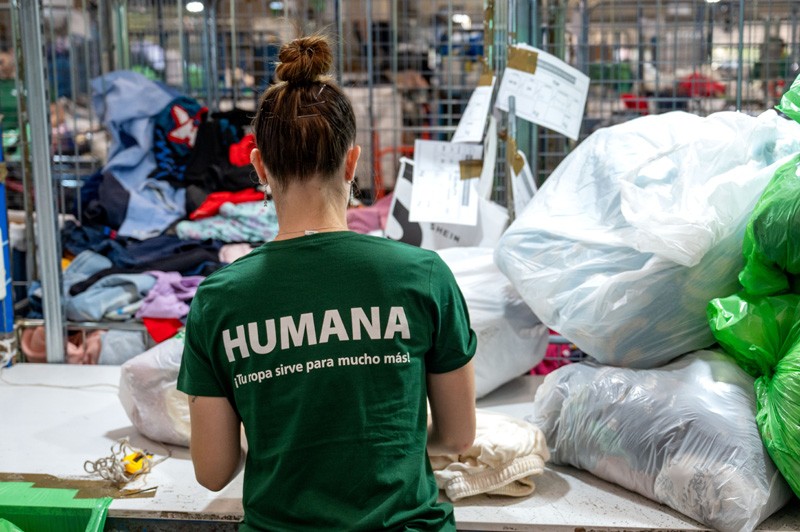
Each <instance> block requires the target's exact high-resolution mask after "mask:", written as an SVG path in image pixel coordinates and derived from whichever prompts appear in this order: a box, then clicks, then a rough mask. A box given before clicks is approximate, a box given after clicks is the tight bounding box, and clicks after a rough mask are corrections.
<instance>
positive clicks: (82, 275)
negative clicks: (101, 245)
mask: <svg viewBox="0 0 800 532" xmlns="http://www.w3.org/2000/svg"><path fill="white" fill-rule="evenodd" d="M112 265H113V264H112V263H111V261H110V260H109V259H107V258H106V257H104V256H103V255H100V254H98V253H95V252H94V251H90V250H86V251H82V252H81V253H79V254H78V256H77V257H75V258H74V259H73V260H72V262H70V263H69V266H67V268H66V269H65V270H64V273H63V274H62V283H61V285H62V290H63V293H64V299H65V301H68V300H69V299H70V295H69V289H70V288H71V287H72V285H74V284H76V283H80V282H81V281H85V280H86V279H88V278H89V277H91V276H92V275H94V274H95V273H97V272H99V271H102V270H105V269H107V268H110V267H111V266H112ZM28 300H29V302H30V305H31V312H30V313H29V314H28V317H29V318H40V317H42V284H41V283H40V282H39V281H33V282H32V283H31V284H30V287H29V288H28Z"/></svg>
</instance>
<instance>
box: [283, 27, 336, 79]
mask: <svg viewBox="0 0 800 532" xmlns="http://www.w3.org/2000/svg"><path fill="white" fill-rule="evenodd" d="M278 59H279V60H280V63H279V64H278V67H277V68H276V69H275V77H276V78H277V79H278V80H280V81H286V82H287V83H313V82H315V81H317V80H319V79H320V78H322V77H324V76H326V75H327V74H328V73H329V72H330V71H331V68H332V67H333V53H332V52H331V45H330V43H329V42H328V39H327V38H325V37H323V36H321V35H312V36H310V37H301V38H299V39H295V40H293V41H292V42H289V43H286V44H284V45H283V46H282V47H281V51H280V54H279V55H278Z"/></svg>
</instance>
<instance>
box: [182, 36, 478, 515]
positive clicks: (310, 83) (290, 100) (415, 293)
mask: <svg viewBox="0 0 800 532" xmlns="http://www.w3.org/2000/svg"><path fill="white" fill-rule="evenodd" d="M279 58H280V61H281V63H280V64H279V65H278V67H277V70H276V76H277V79H278V80H279V83H277V84H276V85H273V86H272V87H270V88H269V89H268V90H267V91H266V92H265V93H264V95H263V96H262V98H261V101H260V104H259V108H258V113H257V115H256V118H255V121H254V130H255V135H256V145H257V148H256V149H254V150H253V153H252V155H251V160H252V163H253V166H254V167H255V169H256V172H257V173H258V176H259V180H260V181H261V183H263V184H265V185H269V187H270V188H271V191H272V197H273V201H274V202H275V208H276V211H277V215H278V221H279V232H278V234H277V237H276V238H275V240H274V241H272V242H269V243H267V244H265V245H264V246H262V247H261V248H259V249H257V250H255V251H253V252H251V253H250V254H249V255H247V256H246V257H243V258H241V259H239V260H237V261H236V262H235V263H233V264H231V265H229V266H227V267H226V268H224V269H222V270H220V271H218V272H216V273H214V274H213V275H211V276H209V277H208V278H206V280H205V281H204V282H203V284H202V285H201V286H200V288H199V290H198V292H197V294H196V296H195V298H194V300H193V302H192V308H191V312H190V314H189V318H188V322H187V324H186V347H185V350H184V355H183V364H182V367H181V373H180V378H179V380H178V388H179V389H180V390H182V391H184V392H186V393H187V394H189V396H190V414H191V422H192V435H191V454H192V461H193V463H194V468H195V474H196V477H197V480H198V481H199V482H200V484H202V485H203V486H205V487H207V488H209V489H211V490H214V491H216V490H220V489H222V488H223V487H225V486H226V485H227V484H228V482H230V480H231V479H232V478H233V477H234V476H235V475H236V473H237V471H238V468H239V466H240V464H241V462H242V455H243V452H242V451H241V450H240V447H241V443H240V441H241V440H240V423H241V424H242V425H243V427H244V432H245V434H246V440H247V447H248V449H247V452H246V458H245V463H244V497H243V505H244V522H243V524H242V527H241V528H240V530H323V529H329V530H383V529H388V530H454V529H455V524H454V519H453V510H452V506H450V505H449V504H443V503H439V502H437V496H438V490H437V488H436V483H435V480H434V477H433V474H432V472H431V468H430V463H429V461H428V458H427V455H426V445H427V448H428V449H429V450H430V451H431V452H435V453H436V454H443V453H449V454H459V453H461V452H463V451H465V450H466V449H468V448H469V446H470V445H471V443H472V441H473V439H474V434H475V410H474V393H475V392H474V376H473V370H472V364H471V362H470V359H471V357H472V356H473V354H474V353H475V347H476V340H475V334H474V333H473V332H472V330H471V329H470V326H469V317H468V314H467V308H466V305H465V303H464V300H463V297H462V295H461V292H460V291H459V289H458V287H457V285H456V283H455V280H454V278H453V275H452V273H451V272H450V271H449V270H448V269H447V267H446V266H445V265H444V263H443V262H442V261H441V259H439V257H438V256H437V255H436V254H435V253H433V252H430V251H426V250H422V249H419V248H416V247H413V246H408V245H405V244H401V243H398V242H394V241H390V240H386V239H381V238H376V237H370V236H365V235H360V234H356V233H352V232H349V231H347V225H346V221H345V211H346V209H347V204H348V199H349V196H350V190H351V186H352V182H353V178H354V175H355V171H356V164H357V162H358V158H359V154H360V152H361V150H360V148H359V147H358V146H356V145H354V141H355V133H356V131H355V115H354V113H353V109H352V106H351V104H350V102H349V101H348V99H347V97H346V96H345V95H344V93H343V92H342V91H341V89H340V88H338V87H337V86H336V85H335V84H334V83H333V81H332V80H331V78H329V77H328V76H327V75H326V74H327V73H328V72H329V70H330V68H331V66H332V62H333V60H332V54H331V49H330V46H329V44H328V42H327V40H326V39H325V38H324V37H319V36H313V37H305V38H301V39H297V40H295V41H293V42H291V43H289V44H287V45H284V46H283V47H282V49H281V52H280V56H279ZM426 399H427V400H428V401H429V403H430V423H428V414H427V408H426V402H427V401H426Z"/></svg>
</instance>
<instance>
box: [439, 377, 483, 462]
mask: <svg viewBox="0 0 800 532" xmlns="http://www.w3.org/2000/svg"><path fill="white" fill-rule="evenodd" d="M428 401H429V402H430V405H431V424H430V425H429V426H428V453H429V454H433V455H442V454H462V453H464V452H466V451H467V450H468V449H469V448H470V447H471V446H472V442H473V441H474V440H475V372H474V369H473V366H472V361H470V362H468V363H467V364H466V365H464V366H462V367H460V368H458V369H456V370H454V371H450V372H448V373H428Z"/></svg>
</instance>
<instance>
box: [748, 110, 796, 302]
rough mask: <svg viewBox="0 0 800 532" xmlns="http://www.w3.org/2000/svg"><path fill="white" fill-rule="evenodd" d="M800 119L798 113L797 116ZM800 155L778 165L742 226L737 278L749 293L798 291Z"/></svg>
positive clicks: (765, 293) (767, 293)
mask: <svg viewBox="0 0 800 532" xmlns="http://www.w3.org/2000/svg"><path fill="white" fill-rule="evenodd" d="M798 119H800V116H798ZM798 164H800V155H798V156H797V157H795V158H793V159H792V160H791V161H789V162H788V163H786V164H785V165H783V166H781V167H780V168H778V170H777V171H776V172H775V175H774V176H773V177H772V180H771V181H770V182H769V184H768V185H767V187H766V189H765V190H764V192H763V194H762V195H761V198H760V199H759V200H758V203H756V206H755V208H754V209H753V214H752V215H751V217H750V220H749V221H748V223H747V228H746V229H745V234H744V241H743V243H742V252H743V253H744V257H745V267H744V269H743V270H742V271H741V272H740V273H739V282H741V283H742V286H743V287H744V289H745V290H746V291H747V292H748V293H750V294H758V295H770V294H779V293H782V292H787V291H789V290H793V291H798V290H797V288H798V286H797V283H798V277H797V274H798V273H800V176H798V169H799V168H800V167H798Z"/></svg>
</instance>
